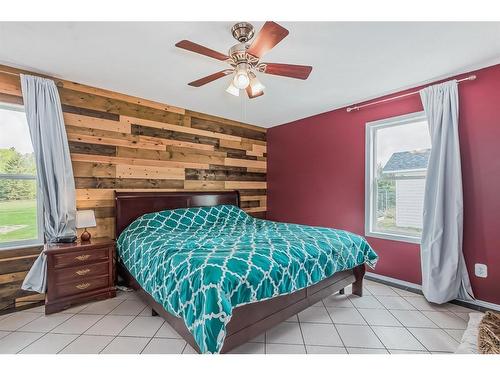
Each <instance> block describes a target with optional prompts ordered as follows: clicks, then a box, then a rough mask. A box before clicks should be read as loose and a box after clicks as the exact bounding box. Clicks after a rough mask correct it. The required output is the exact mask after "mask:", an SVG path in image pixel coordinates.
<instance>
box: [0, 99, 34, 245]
mask: <svg viewBox="0 0 500 375" xmlns="http://www.w3.org/2000/svg"><path fill="white" fill-rule="evenodd" d="M0 134H1V137H0V249H6V248H13V247H21V246H27V245H28V246H29V245H38V244H42V243H43V229H42V227H41V224H42V219H41V211H42V205H41V203H40V199H39V196H40V194H39V192H38V188H37V182H36V165H35V156H34V153H33V146H32V144H31V138H30V134H29V129H28V123H27V122H26V115H25V114H24V110H23V107H22V106H18V105H11V104H4V103H0Z"/></svg>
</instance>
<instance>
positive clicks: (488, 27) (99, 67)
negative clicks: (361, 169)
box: [0, 22, 500, 127]
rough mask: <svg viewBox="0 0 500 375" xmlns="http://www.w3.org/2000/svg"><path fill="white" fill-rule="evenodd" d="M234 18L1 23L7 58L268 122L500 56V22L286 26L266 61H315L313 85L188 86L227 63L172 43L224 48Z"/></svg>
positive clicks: (0, 41)
mask: <svg viewBox="0 0 500 375" xmlns="http://www.w3.org/2000/svg"><path fill="white" fill-rule="evenodd" d="M232 24H233V23H231V22H159V23H126V22H120V23H112V22H105V23H90V22H89V23H72V22H67V23H53V22H45V23H28V22H22V23H18V22H13V23H6V22H3V23H0V62H2V63H4V64H7V65H14V66H18V67H23V68H28V69H30V70H33V71H36V72H39V73H45V74H48V75H52V76H55V77H59V78H64V79H68V80H72V81H76V82H80V83H84V84H88V85H92V86H96V87H101V88H106V89H110V90H114V91H119V92H123V93H127V94H130V95H134V96H139V97H143V98H147V99H152V100H156V101H160V102H164V103H168V104H171V105H176V106H179V107H183V108H188V109H192V110H195V111H200V112H206V113H209V114H213V115H218V116H222V117H226V118H230V119H234V120H239V121H244V122H248V123H253V124H256V125H261V126H265V127H271V126H274V125H279V124H283V123H286V122H289V121H292V120H296V119H300V118H303V117H307V116H310V115H314V114H317V113H321V112H325V111H328V110H332V109H335V108H339V107H343V106H345V105H349V104H353V103H356V102H359V101H362V100H364V99H368V98H373V97H377V96H380V95H382V94H386V93H388V92H393V91H396V90H398V89H401V88H406V87H410V86H414V85H416V84H419V83H424V82H429V81H431V80H433V79H436V78H442V77H445V76H450V75H452V74H455V73H461V72H465V71H468V70H471V69H475V68H478V67H484V66H488V65H492V64H493V63H498V62H500V38H499V35H500V22H495V23H473V22H467V23H389V22H378V23H368V22H365V23H358V22H351V23H342V22H280V24H281V25H283V26H284V27H286V28H287V29H288V30H290V34H289V35H288V37H287V38H285V39H284V40H283V41H282V42H281V43H280V44H278V45H277V46H276V47H275V48H274V49H273V50H272V51H271V52H270V53H269V54H267V55H266V56H265V58H264V59H263V60H264V61H268V62H279V63H290V64H305V65H312V66H313V71H312V73H311V75H310V77H309V79H308V80H307V81H301V80H295V79H290V78H284V77H277V76H272V75H265V74H263V75H262V76H261V81H262V82H263V83H264V85H265V86H266V91H265V95H264V96H262V97H259V98H256V99H252V100H248V99H246V97H245V99H244V100H241V99H240V98H236V97H234V96H232V95H229V94H227V93H226V92H225V91H224V90H225V88H226V87H227V85H228V84H229V80H230V77H225V78H223V79H220V80H218V81H215V82H212V83H210V84H207V85H206V86H203V87H201V88H193V87H190V86H187V83H188V82H190V81H193V80H195V79H198V78H201V77H203V76H205V75H208V74H211V73H214V72H216V71H219V70H222V69H224V68H225V63H224V62H221V61H218V60H214V59H210V58H208V57H204V56H201V55H197V54H194V53H191V52H187V51H184V50H180V49H177V48H175V47H174V44H175V43H176V42H177V41H179V40H182V39H188V40H191V41H194V42H197V43H200V44H203V45H205V46H207V47H210V48H212V49H215V50H217V51H220V52H226V51H227V50H228V48H229V47H230V46H231V45H233V44H235V43H236V41H235V40H234V39H233V38H232V36H231V34H230V31H229V29H230V28H231V26H232ZM253 24H254V26H255V27H256V29H259V28H260V27H261V26H262V24H263V22H254V23H253Z"/></svg>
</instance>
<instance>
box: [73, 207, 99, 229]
mask: <svg viewBox="0 0 500 375" xmlns="http://www.w3.org/2000/svg"><path fill="white" fill-rule="evenodd" d="M95 226H96V223H95V215H94V211H92V210H83V211H77V212H76V227H77V228H91V227H95Z"/></svg>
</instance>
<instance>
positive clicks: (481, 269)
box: [474, 263, 488, 277]
mask: <svg viewBox="0 0 500 375" xmlns="http://www.w3.org/2000/svg"><path fill="white" fill-rule="evenodd" d="M474 273H475V275H476V276H477V277H488V266H487V265H486V264H482V263H476V264H475V266H474Z"/></svg>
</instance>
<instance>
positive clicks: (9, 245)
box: [0, 103, 44, 251]
mask: <svg viewBox="0 0 500 375" xmlns="http://www.w3.org/2000/svg"><path fill="white" fill-rule="evenodd" d="M0 108H3V109H8V110H11V111H18V112H23V113H24V106H22V105H19V104H10V103H0ZM35 181H36V183H37V189H36V207H37V209H36V211H37V213H36V214H37V226H38V237H37V238H34V239H30V240H21V241H9V242H3V243H0V251H4V250H15V249H22V248H25V247H35V246H42V245H43V244H44V226H43V201H42V192H41V190H40V186H39V185H38V179H37V178H36V176H35Z"/></svg>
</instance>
